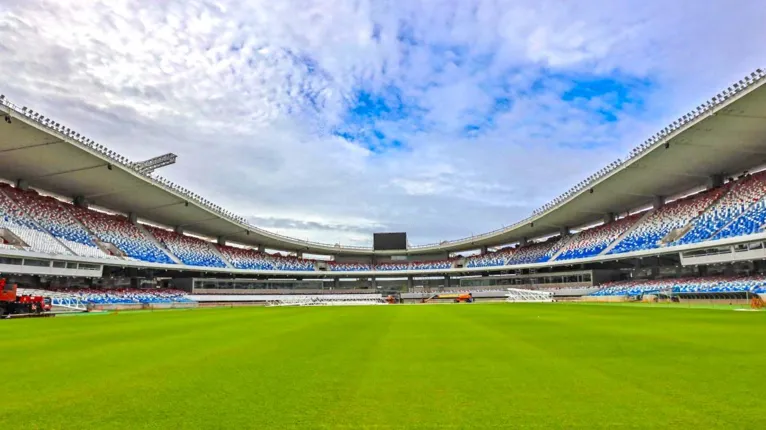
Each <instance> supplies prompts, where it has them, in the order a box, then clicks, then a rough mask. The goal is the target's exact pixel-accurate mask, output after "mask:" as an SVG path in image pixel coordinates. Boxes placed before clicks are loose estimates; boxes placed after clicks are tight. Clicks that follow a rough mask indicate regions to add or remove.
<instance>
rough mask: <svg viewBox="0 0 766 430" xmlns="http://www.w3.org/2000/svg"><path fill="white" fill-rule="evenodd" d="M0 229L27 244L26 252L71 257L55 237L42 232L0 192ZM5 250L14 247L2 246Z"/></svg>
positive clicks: (70, 253)
mask: <svg viewBox="0 0 766 430" xmlns="http://www.w3.org/2000/svg"><path fill="white" fill-rule="evenodd" d="M0 229H7V230H8V231H10V232H11V233H13V234H14V235H16V236H17V237H18V238H19V239H21V240H22V241H24V243H26V244H27V247H25V249H26V250H28V251H34V252H40V253H43V254H52V255H72V252H70V251H69V250H68V249H66V248H65V247H64V245H62V244H61V242H59V241H58V240H57V239H56V238H55V237H53V236H52V235H50V234H49V233H48V232H45V231H43V230H42V229H41V228H40V227H39V226H38V225H37V223H35V221H34V220H33V219H32V218H31V217H30V216H29V215H28V214H27V212H26V210H25V209H23V208H22V207H21V205H19V204H18V203H16V202H15V201H13V200H11V199H10V198H9V197H8V196H7V195H6V194H5V193H4V192H3V191H2V190H0ZM3 248H5V249H12V248H14V247H12V246H9V245H4V246H3Z"/></svg>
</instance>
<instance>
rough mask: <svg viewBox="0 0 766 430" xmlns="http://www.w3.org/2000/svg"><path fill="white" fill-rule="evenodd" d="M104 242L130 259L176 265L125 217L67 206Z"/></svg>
mask: <svg viewBox="0 0 766 430" xmlns="http://www.w3.org/2000/svg"><path fill="white" fill-rule="evenodd" d="M67 208H68V209H69V211H70V212H72V213H73V214H74V215H75V216H76V217H77V219H79V220H80V221H81V222H82V223H83V224H84V225H85V226H86V227H88V229H90V231H92V232H93V234H95V235H96V236H98V238H99V239H100V240H101V241H102V242H106V243H111V244H112V245H114V246H116V247H117V248H119V249H120V250H121V251H122V252H124V253H125V255H127V256H128V257H130V258H134V259H136V260H141V261H146V262H149V263H164V264H175V263H174V262H173V260H172V259H171V258H170V257H169V256H168V255H167V254H165V252H164V251H163V250H162V249H160V248H159V247H157V245H155V243H154V242H153V241H152V240H151V239H149V238H147V237H146V235H145V234H144V233H143V232H142V231H141V230H140V229H139V228H138V227H137V226H135V225H133V224H132V223H131V222H130V221H128V220H127V219H126V218H125V217H123V216H119V215H109V214H105V213H102V212H97V211H94V210H88V209H83V208H80V207H77V206H67Z"/></svg>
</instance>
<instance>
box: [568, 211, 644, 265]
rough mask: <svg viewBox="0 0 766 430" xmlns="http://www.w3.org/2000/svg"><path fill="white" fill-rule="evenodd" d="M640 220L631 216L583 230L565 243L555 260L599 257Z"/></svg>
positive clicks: (639, 215) (638, 216) (638, 217)
mask: <svg viewBox="0 0 766 430" xmlns="http://www.w3.org/2000/svg"><path fill="white" fill-rule="evenodd" d="M640 218H641V214H637V215H632V216H628V217H625V218H622V219H619V220H616V221H614V222H611V223H609V224H603V225H600V226H598V227H594V228H591V229H588V230H583V231H581V232H579V233H577V234H575V235H574V236H573V237H572V238H571V239H570V240H569V241H567V243H566V244H565V245H564V247H563V251H562V252H561V254H559V256H558V257H556V260H572V259H576V258H588V257H593V256H596V255H599V254H600V253H601V251H603V250H605V249H606V248H607V247H608V246H609V245H610V244H611V243H612V242H614V241H615V240H617V238H618V237H620V235H621V234H623V233H625V232H626V231H628V229H630V228H631V227H632V226H633V224H635V223H636V222H637V221H638V220H639V219H640Z"/></svg>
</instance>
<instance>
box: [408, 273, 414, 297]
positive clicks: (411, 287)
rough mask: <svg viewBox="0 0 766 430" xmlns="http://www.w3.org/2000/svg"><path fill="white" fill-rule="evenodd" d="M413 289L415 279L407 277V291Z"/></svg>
mask: <svg viewBox="0 0 766 430" xmlns="http://www.w3.org/2000/svg"><path fill="white" fill-rule="evenodd" d="M414 289H415V279H414V278H413V277H412V276H408V277H407V291H409V292H410V293H411V292H412V291H413V290H414Z"/></svg>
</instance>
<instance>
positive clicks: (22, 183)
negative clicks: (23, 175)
mask: <svg viewBox="0 0 766 430" xmlns="http://www.w3.org/2000/svg"><path fill="white" fill-rule="evenodd" d="M16 188H18V189H20V190H26V189H28V188H29V183H28V182H27V180H26V179H16Z"/></svg>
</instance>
